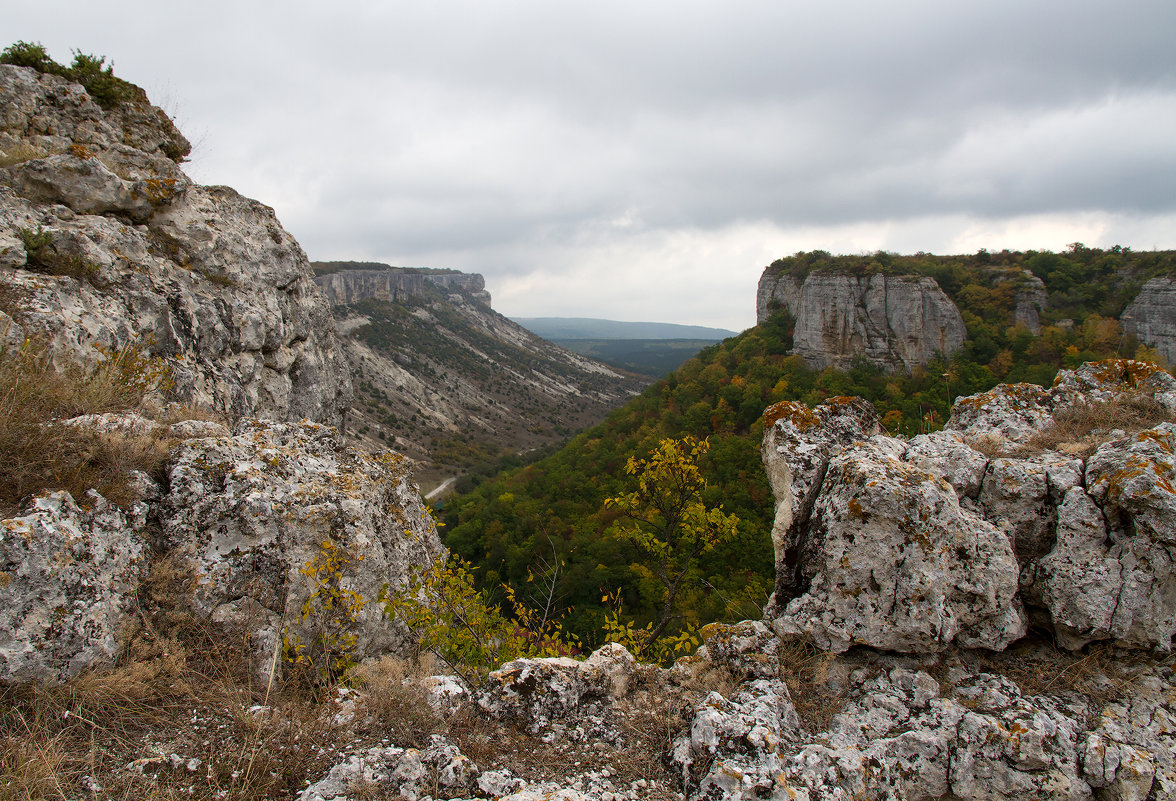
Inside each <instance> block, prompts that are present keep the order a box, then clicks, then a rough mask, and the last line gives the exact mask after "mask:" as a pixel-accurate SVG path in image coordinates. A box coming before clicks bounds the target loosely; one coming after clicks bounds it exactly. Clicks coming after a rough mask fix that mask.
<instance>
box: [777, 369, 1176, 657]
mask: <svg viewBox="0 0 1176 801" xmlns="http://www.w3.org/2000/svg"><path fill="white" fill-rule="evenodd" d="M1174 388H1176V380H1174V379H1173V378H1172V377H1171V376H1170V375H1168V374H1167V373H1165V372H1163V371H1162V370H1158V369H1157V368H1155V367H1154V366H1152V365H1147V364H1144V363H1140V362H1129V361H1110V362H1100V363H1094V364H1088V365H1085V366H1084V367H1082V368H1081V369H1079V370H1077V371H1071V372H1063V373H1062V374H1061V375H1060V376H1059V377H1058V379H1057V381H1056V382H1055V385H1054V387H1053V389H1051V390H1044V389H1042V388H1040V387H1033V388H1030V387H1023V386H1012V387H998V388H997V389H995V390H992V391H991V392H988V393H984V394H983V395H979V396H974V397H971V398H963V399H961V400H959V401H958V402H957V403H956V406H955V409H954V410H953V416H952V419H951V420H950V421H949V423H948V426H947V430H945V431H942V432H939V433H936V434H929V435H924V436H921V437H916V438H915V439H913V440H910V441H909V442H908V441H904V440H899V439H894V438H891V437H886V436H882V435H879V434H877V433H876V431H877V428H876V425H875V424H874V422H873V419H872V417H871V416H870V415H869V414H865V413H863V411H862V409H861V408H860V406H859V405H858V404H860V401H859V402H857V403H856V404H850V403H845V402H843V401H841V400H837V399H835V400H833V401H830V402H826V403H825V404H823V405H822V406H819V407H817V408H816V409H814V410H811V411H809V410H807V409H805V408H803V407H800V406H799V405H797V404H787V403H786V404H778V405H777V406H776V407H773V408H772V409H769V412H768V414H767V415H766V419H767V420H769V421H770V422H771V428H770V429H769V430H768V432H767V434H766V436H765V439H764V446H763V448H764V462H765V464H766V465H767V470H768V473H769V476H772V478H773V480H772V486H773V490H774V492H775V494H776V497H777V503H778V506H777V524H776V529H775V530H774V532H773V539H774V542H775V545H776V561H777V571H778V580H777V587H776V593H775V597H774V599H773V602H772V604H771V605H770V606H769V609H768V612H767V614H768V617H769V618H771V619H773V620H774V625H775V626H776V628H777V631H779V632H780V633H782V634H789V633H797V632H803V633H805V634H808V635H810V636H812V637H813V638H814V640H815V641H816V642H817V643H818V644H820V645H821V646H822V647H826V648H832V649H833V650H836V651H842V650H845V649H846V648H848V647H850V646H851V645H854V644H860V645H869V646H872V647H875V648H884V649H887V650H893V651H905V652H911V653H927V652H936V651H941V650H943V649H945V648H947V647H948V646H951V645H953V644H954V645H956V646H960V647H965V648H977V647H982V648H988V649H992V650H1001V649H1003V648H1005V647H1007V646H1008V645H1009V644H1010V643H1011V642H1013V641H1015V640H1017V639H1018V638H1020V637H1021V636H1022V635H1023V634H1024V633H1025V631H1026V626H1027V622H1028V621H1029V620H1030V619H1035V620H1037V621H1038V622H1039V624H1041V625H1048V626H1050V627H1052V629H1053V631H1054V632H1055V635H1056V636H1057V638H1058V641H1059V642H1060V643H1061V644H1062V645H1064V646H1066V647H1069V648H1078V647H1081V646H1082V645H1084V644H1086V643H1088V642H1091V641H1095V640H1106V641H1110V642H1113V643H1114V644H1115V645H1117V646H1120V647H1129V648H1142V649H1148V650H1150V649H1154V650H1157V651H1161V652H1167V651H1169V650H1171V648H1172V641H1173V635H1174V634H1176V624H1173V622H1172V621H1173V620H1174V619H1176V618H1174V614H1176V605H1174V604H1176V571H1174V570H1173V568H1172V565H1173V556H1174V555H1176V551H1174V550H1173V546H1174V544H1176V543H1174V542H1173V538H1172V535H1171V532H1172V531H1174V530H1176V490H1173V483H1172V482H1173V480H1174V479H1176V461H1173V457H1172V453H1173V448H1174V447H1176V426H1174V425H1173V424H1171V423H1161V424H1160V425H1158V426H1155V427H1152V428H1145V429H1144V430H1142V431H1139V432H1138V433H1136V434H1132V435H1124V432H1123V431H1118V432H1103V434H1102V437H1103V439H1105V440H1106V441H1104V442H1103V443H1102V444H1101V445H1098V447H1097V449H1095V450H1094V452H1093V454H1092V455H1091V456H1090V457H1089V458H1087V459H1085V460H1083V459H1081V458H1076V457H1075V456H1072V455H1069V454H1067V453H1062V452H1057V451H1050V450H1044V451H1040V452H1034V451H1032V450H1031V449H1030V450H1027V449H1029V448H1030V445H1031V442H1032V441H1033V440H1032V438H1033V437H1034V435H1036V434H1040V433H1042V432H1047V431H1048V430H1049V429H1050V428H1051V426H1053V425H1054V420H1055V417H1054V415H1060V414H1062V413H1063V412H1065V411H1067V410H1071V409H1074V408H1075V407H1076V406H1078V405H1080V404H1090V403H1107V402H1113V401H1114V400H1115V399H1116V398H1117V397H1129V398H1133V399H1138V398H1140V397H1141V396H1142V397H1145V398H1147V399H1149V400H1150V401H1151V402H1153V403H1155V404H1156V405H1157V407H1158V408H1166V409H1167V410H1168V411H1167V413H1168V414H1172V412H1173V410H1174V409H1176V407H1174V406H1173V405H1172V401H1173V398H1172V395H1171V393H1172V390H1173V389H1174ZM832 432H837V433H836V434H835V435H834V434H833V433H832ZM1096 435H1097V432H1096V433H1094V434H1092V436H1096ZM847 440H852V441H851V442H847ZM973 444H975V445H976V447H984V448H985V449H986V451H988V452H991V450H992V449H993V448H997V449H998V450H999V449H1001V448H1003V450H1004V451H1005V452H1006V453H1007V455H1004V456H986V455H985V454H984V453H981V452H980V451H978V450H976V449H975V448H973V447H972V445H973ZM810 499H811V500H810ZM780 576H783V577H784V578H783V579H781V578H780Z"/></svg>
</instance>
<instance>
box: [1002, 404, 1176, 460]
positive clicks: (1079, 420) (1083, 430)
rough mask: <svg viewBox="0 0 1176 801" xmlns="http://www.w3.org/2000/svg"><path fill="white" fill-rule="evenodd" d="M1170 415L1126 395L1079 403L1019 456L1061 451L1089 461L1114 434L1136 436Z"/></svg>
mask: <svg viewBox="0 0 1176 801" xmlns="http://www.w3.org/2000/svg"><path fill="white" fill-rule="evenodd" d="M1171 419H1172V417H1171V415H1169V414H1168V413H1167V411H1166V410H1165V409H1164V408H1163V407H1162V406H1160V405H1159V404H1158V403H1156V402H1155V400H1154V399H1153V398H1152V397H1151V396H1149V395H1143V394H1131V393H1123V394H1121V395H1118V396H1116V397H1115V398H1114V399H1112V400H1109V401H1106V402H1105V403H1080V404H1075V405H1074V406H1070V407H1068V408H1066V409H1063V410H1062V411H1059V412H1058V413H1057V414H1055V415H1054V423H1053V425H1052V426H1050V427H1049V428H1048V429H1046V430H1045V431H1042V432H1040V433H1038V434H1035V435H1034V436H1033V437H1031V438H1030V439H1029V441H1028V442H1026V443H1025V445H1024V446H1022V447H1021V448H1020V449H1019V450H1018V452H1017V454H1016V455H1019V456H1021V455H1026V454H1033V453H1040V452H1042V451H1046V450H1053V451H1060V452H1062V453H1065V454H1067V455H1070V456H1076V457H1079V458H1083V459H1084V458H1086V457H1087V456H1089V455H1090V454H1092V453H1094V451H1095V449H1096V448H1098V446H1099V445H1101V444H1102V443H1103V442H1106V441H1107V440H1109V439H1110V437H1111V432H1112V431H1122V432H1124V433H1126V434H1133V433H1135V432H1137V431H1143V430H1145V429H1148V428H1152V427H1153V426H1156V425H1158V424H1159V423H1162V422H1165V421H1170V420H1171Z"/></svg>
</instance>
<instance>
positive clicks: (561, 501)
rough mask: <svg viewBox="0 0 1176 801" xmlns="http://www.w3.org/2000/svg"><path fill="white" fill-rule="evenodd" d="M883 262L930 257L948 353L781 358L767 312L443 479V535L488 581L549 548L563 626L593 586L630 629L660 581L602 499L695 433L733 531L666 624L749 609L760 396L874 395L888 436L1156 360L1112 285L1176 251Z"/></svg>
mask: <svg viewBox="0 0 1176 801" xmlns="http://www.w3.org/2000/svg"><path fill="white" fill-rule="evenodd" d="M802 255H803V254H802ZM825 255H826V256H827V254H825ZM793 258H795V259H800V258H801V257H799V256H798V257H793ZM821 258H823V257H820V256H818V258H817V259H815V260H814V263H816V262H819V261H820V260H821ZM830 258H832V257H830ZM838 258H847V259H849V258H857V257H838ZM863 258H867V257H863ZM782 261H786V260H782ZM776 264H777V265H779V264H781V262H777V263H776ZM891 264H892V266H893V267H894V268H895V269H904V270H906V271H907V272H918V271H920V270H926V271H928V272H931V271H932V268H934V271H935V275H934V276H933V277H935V278H936V280H937V281H939V282H940V284H941V285H942V286H944V287H945V290H947V291H948V294H949V295H952V296H953V298H954V299H955V301H956V303H957V304H958V305H959V307H960V311H961V314H962V315H963V317H964V320H965V323H966V324H967V326H968V339H967V340H966V342H965V344H964V347H963V348H962V349H961V350H960V351H959V352H958V353H956V354H954V355H953V356H952V357H951V358H950V359H936V360H934V361H932V362H931V363H930V364H928V365H927V366H926V367H924V368H921V369H916V370H914V371H912V372H911V373H910V374H903V373H887V372H885V371H884V370H883V369H882V368H881V367H878V366H876V365H873V364H870V363H868V362H865V361H864V360H863V361H859V362H857V363H856V364H855V365H854V366H853V367H852V368H851V369H849V370H846V371H839V370H835V369H832V368H829V369H825V370H821V371H817V370H813V369H810V368H808V367H807V366H806V365H805V363H804V361H803V359H801V358H800V357H798V356H790V355H789V350H790V348H791V321H790V320H789V318H788V316H787V314H786V313H779V314H777V315H775V316H774V317H772V318H771V319H769V320H768V321H766V322H764V323H762V324H760V325H758V326H756V327H755V328H753V329H750V330H748V331H745V332H744V333H742V334H740V335H739V336H736V337H732V338H730V339H727V340H724V341H723V342H722V343H720V344H717V345H714V346H712V347H709V348H706V349H704V350H703V351H701V352H700V353H699V354H698V356H697V357H695V358H693V359H690V360H689V361H687V362H686V363H685V364H684V365H683V366H682V367H681V368H679V369H678V370H676V371H675V372H673V373H671V374H670V375H669V376H667V377H666V378H664V379H663V380H661V381H658V382H657V383H655V384H653V385H652V386H650V387H649V388H648V389H647V390H646V391H645V392H644V393H643V394H642V395H640V396H639V397H637V398H635V399H634V400H633V401H631V402H630V403H629V404H627V405H626V406H625V407H623V408H621V409H618V410H616V411H615V412H613V413H612V414H611V415H610V416H609V417H608V418H607V419H606V420H605V421H604V422H603V423H602V424H600V425H598V426H595V427H593V428H591V429H588V430H586V431H584V432H582V433H581V434H579V435H578V436H577V437H575V438H574V439H573V440H572V441H571V442H570V443H569V444H568V445H567V446H566V447H564V448H563V449H561V450H559V451H557V452H555V453H553V454H550V455H548V456H546V457H545V458H542V459H540V460H538V461H536V462H534V463H533V464H531V465H528V466H524V467H521V468H515V469H512V470H510V471H508V472H505V473H503V474H501V475H498V476H497V477H494V478H492V479H489V480H487V479H484V478H482V477H479V476H471V477H470V478H469V479H468V480H466V481H465V482H463V483H462V484H459V490H461V491H463V492H464V493H466V494H464V495H461V496H458V497H457V498H454V499H452V500H451V501H450V502H449V503H448V504H447V505H446V509H445V520H446V522H447V523H448V528H447V529H446V530H447V531H448V534H447V536H446V540H447V545H448V546H449V547H450V548H452V549H453V550H454V551H455V552H456V553H458V554H460V555H461V556H462V557H463V558H464V559H467V560H469V561H470V562H471V563H473V564H474V565H475V566H476V567H477V568H478V569H479V571H480V576H481V583H482V586H483V587H485V588H486V589H487V590H490V591H492V590H493V589H494V588H495V587H499V586H500V585H501V584H504V583H505V584H507V585H510V586H514V587H520V586H524V584H525V581H526V577H527V575H528V574H529V572H531V571H532V570H533V568H534V559H535V555H536V554H551V553H552V552H553V551H554V553H555V554H556V556H557V557H558V561H559V563H560V564H562V565H563V567H562V569H561V572H560V575H559V577H558V582H557V595H558V598H559V601H560V603H561V604H562V607H563V609H564V610H566V612H567V617H566V619H565V623H566V625H567V627H568V629H569V630H570V631H572V632H574V633H576V634H578V635H579V636H580V638H581V639H582V640H583V641H584V643H585V645H589V646H590V645H595V644H598V642H599V638H600V626H601V623H602V621H603V620H604V619H605V617H606V616H607V615H608V614H609V612H610V609H609V607H608V605H607V604H605V603H602V602H601V600H600V599H601V595H602V592H601V591H602V589H603V590H604V591H605V594H608V595H610V596H611V597H614V598H619V599H621V601H622V602H623V607H624V609H625V610H626V611H627V612H628V613H630V614H632V615H633V616H634V617H635V619H636V623H637V625H644V624H647V623H651V622H654V621H656V620H658V619H659V617H660V612H661V609H662V603H663V601H664V598H665V594H666V588H665V586H664V585H663V584H662V583H661V582H659V581H657V580H656V579H651V569H650V561H649V559H648V557H647V555H646V554H643V553H642V552H641V551H640V550H639V549H637V548H636V547H635V546H634V544H633V543H632V542H627V541H625V540H623V539H618V538H617V537H615V536H611V535H610V529H611V527H612V525H613V523H614V522H615V520H616V510H615V509H610V508H608V507H607V506H606V505H605V499H607V498H611V497H617V496H618V495H621V494H623V493H625V492H628V491H629V489H628V486H627V483H626V477H625V475H624V467H625V465H626V463H627V460H628V459H630V458H633V457H639V458H640V457H644V456H646V455H647V454H649V453H650V452H652V451H653V450H654V449H655V448H656V446H657V444H658V442H659V441H660V440H662V439H664V438H667V437H671V438H682V437H686V436H691V437H695V438H698V439H708V441H709V443H710V449H709V452H708V453H706V455H705V456H704V457H703V458H702V459H701V461H700V464H701V466H702V470H703V475H705V477H706V478H707V480H708V487H707V489H706V491H705V500H706V502H707V503H708V505H711V506H716V505H718V504H719V503H722V504H723V506H724V509H725V510H726V511H727V512H729V513H731V514H735V515H737V516H738V517H739V519H740V529H739V533H738V535H737V536H736V537H735V538H734V539H732V540H730V541H729V542H726V543H724V544H721V545H719V546H717V547H715V548H714V549H712V550H711V551H709V552H707V553H705V554H702V555H700V557H699V558H698V560H697V561H696V562H695V563H694V564H692V565H691V566H690V568H689V572H690V578H691V585H692V589H690V590H689V591H687V592H686V597H684V598H682V599H681V603H680V607H681V609H682V612H681V615H680V617H679V618H678V619H677V620H676V622H675V625H676V626H677V628H678V630H682V629H683V628H685V627H688V626H691V625H696V624H699V623H705V622H709V621H713V620H723V619H738V618H742V617H748V616H753V617H754V616H758V607H759V606H761V605H762V604H763V602H764V601H765V600H766V598H767V593H768V592H769V590H770V587H771V586H772V582H773V570H774V566H773V555H772V545H771V537H770V531H771V525H772V518H773V513H774V503H773V499H772V495H771V491H770V489H769V487H768V483H767V480H766V478H765V476H764V470H763V466H762V465H761V463H760V455H759V445H760V441H761V439H762V426H763V422H762V417H761V416H762V414H763V411H764V409H765V408H766V407H768V406H769V405H770V404H772V403H775V402H777V401H781V400H799V401H801V402H803V403H806V404H810V405H815V404H817V403H820V402H821V401H822V400H824V399H825V398H828V397H833V396H840V395H858V396H861V397H864V398H866V399H867V400H869V401H871V402H872V403H873V404H874V405H875V406H876V407H877V409H878V412H879V414H880V416H881V418H882V421H883V424H884V425H885V426H886V427H887V428H888V429H889V430H890V431H891V432H893V433H897V434H905V435H913V434H918V433H921V432H923V431H927V430H932V429H935V428H939V427H940V426H942V424H943V423H944V422H945V420H946V419H947V417H948V414H949V404H950V401H951V399H954V398H955V397H959V396H963V395H971V394H975V393H978V392H983V391H985V390H987V389H990V388H991V387H993V386H995V385H996V384H998V383H1002V382H1005V383H1015V382H1031V383H1037V384H1041V385H1043V386H1048V385H1050V384H1051V383H1052V381H1053V378H1054V376H1055V375H1056V374H1057V371H1058V370H1059V369H1061V368H1073V367H1077V366H1078V365H1080V364H1082V363H1083V362H1086V361H1093V360H1097V359H1102V358H1108V357H1112V356H1135V357H1140V358H1146V359H1149V360H1157V359H1158V356H1157V354H1156V353H1155V352H1154V351H1152V350H1151V349H1149V348H1146V347H1143V346H1141V345H1140V344H1139V343H1138V342H1136V341H1134V339H1133V338H1131V337H1125V336H1123V333H1122V330H1121V328H1120V326H1119V322H1118V320H1117V319H1115V318H1116V316H1117V315H1118V314H1119V313H1120V312H1121V311H1122V308H1123V306H1124V305H1125V304H1126V303H1127V302H1128V301H1129V300H1130V298H1131V297H1132V293H1131V291H1129V290H1127V289H1124V287H1125V286H1134V287H1135V288H1136V289H1137V288H1138V286H1139V285H1140V283H1141V282H1142V280H1143V277H1144V276H1150V275H1155V274H1162V273H1165V272H1169V271H1173V268H1174V267H1176V253H1174V252H1170V251H1162V252H1154V253H1133V252H1131V251H1129V250H1125V249H1122V248H1115V249H1112V250H1108V251H1101V250H1095V249H1090V248H1083V247H1081V246H1074V247H1073V248H1071V250H1070V251H1067V252H1066V253H1064V254H1052V253H1033V254H1009V253H1003V254H987V255H986V254H984V253H983V252H981V253H980V254H977V255H975V256H959V257H932V256H924V255H922V254H920V255H916V256H912V257H892V259H891ZM1018 266H1020V267H1018ZM916 267H918V268H919V269H918V270H916V269H915V268H916ZM1014 267H1018V268H1017V269H1011V268H1014ZM908 268H909V269H908ZM994 268H995V269H996V273H995V274H996V275H998V278H997V279H996V280H993V277H992V276H993V275H994V273H993V269H994ZM1023 269H1028V270H1029V271H1030V272H1033V273H1034V274H1035V275H1039V277H1041V278H1042V281H1043V282H1044V283H1045V285H1046V290H1047V292H1048V293H1049V297H1050V303H1051V307H1050V309H1049V310H1047V312H1046V313H1045V314H1043V328H1042V331H1041V333H1040V335H1034V334H1033V333H1032V332H1031V331H1029V330H1028V329H1026V328H1024V327H1020V326H1015V325H1014V324H1013V317H1014V314H1013V312H1014V310H1013V305H1012V304H1013V298H1014V296H1015V293H1016V290H1017V288H1019V287H1020V286H1021V284H1022V283H1023V281H1024V273H1023ZM1055 304H1056V305H1055ZM1063 314H1065V317H1064V318H1063V317H1062V316H1061V315H1063ZM479 482H480V483H479ZM549 560H550V559H549Z"/></svg>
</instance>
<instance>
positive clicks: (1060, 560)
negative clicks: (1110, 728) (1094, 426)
mask: <svg viewBox="0 0 1176 801" xmlns="http://www.w3.org/2000/svg"><path fill="white" fill-rule="evenodd" d="M1174 447H1176V425H1173V424H1172V423H1162V424H1160V425H1159V426H1157V427H1156V428H1153V429H1149V430H1147V431H1142V432H1140V433H1138V434H1136V435H1134V436H1131V437H1126V438H1124V439H1121V440H1117V441H1115V442H1110V443H1106V444H1104V445H1102V446H1100V447H1099V449H1098V450H1097V451H1095V453H1094V455H1093V456H1092V457H1091V458H1090V460H1089V461H1088V463H1087V468H1086V486H1087V492H1088V493H1089V495H1090V498H1091V499H1092V500H1093V501H1094V502H1095V503H1098V504H1100V505H1101V518H1102V520H1101V521H1095V522H1093V523H1091V524H1089V525H1087V526H1078V527H1076V528H1077V529H1078V531H1079V532H1080V533H1079V534H1077V535H1074V537H1073V539H1074V541H1075V542H1074V546H1073V551H1074V553H1073V554H1070V553H1068V552H1067V551H1066V550H1062V549H1060V548H1059V549H1057V552H1056V554H1051V559H1050V560H1049V561H1048V562H1047V565H1048V566H1049V567H1050V569H1051V570H1052V571H1053V575H1054V576H1055V578H1054V579H1053V580H1052V582H1051V584H1052V585H1054V586H1055V590H1054V592H1055V594H1059V595H1060V596H1061V598H1062V599H1063V600H1064V601H1068V602H1069V609H1068V612H1069V616H1068V619H1070V620H1073V621H1075V622H1077V623H1079V625H1078V627H1077V629H1078V631H1083V630H1084V628H1088V629H1090V631H1091V633H1092V634H1094V633H1096V632H1099V633H1101V632H1102V631H1103V630H1106V629H1109V635H1110V636H1111V637H1113V638H1114V639H1115V640H1116V641H1117V642H1120V643H1122V644H1125V645H1135V646H1144V647H1151V648H1155V649H1158V650H1160V651H1169V650H1171V648H1172V638H1173V636H1176V454H1174V452H1173V449H1174ZM1102 521H1105V523H1106V525H1107V527H1108V530H1107V536H1106V538H1105V539H1104V540H1103V541H1102V542H1099V541H1098V540H1097V539H1096V537H1097V536H1098V533H1099V532H1100V529H1099V526H1098V524H1099V523H1100V522H1102ZM1060 544H1061V543H1060V542H1059V545H1060ZM1083 558H1086V559H1087V561H1086V563H1085V565H1086V569H1085V570H1083V562H1082V559H1083ZM1062 577H1065V579H1066V580H1068V581H1069V582H1071V583H1072V584H1075V585H1076V586H1077V587H1080V588H1082V591H1081V592H1073V591H1067V590H1065V589H1063V588H1062ZM1099 579H1101V580H1099ZM1112 602H1113V607H1112V615H1111V618H1110V619H1109V620H1107V618H1106V615H1105V609H1106V605H1107V604H1109V603H1112ZM1078 610H1083V613H1081V614H1079V613H1078ZM1083 624H1085V626H1084V625H1083ZM1096 624H1101V625H1096Z"/></svg>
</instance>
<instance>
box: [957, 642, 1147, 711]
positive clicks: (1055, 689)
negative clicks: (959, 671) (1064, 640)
mask: <svg viewBox="0 0 1176 801" xmlns="http://www.w3.org/2000/svg"><path fill="white" fill-rule="evenodd" d="M1084 651H1085V652H1084V653H1083V652H1079V653H1072V652H1070V651H1064V650H1061V649H1059V648H1057V647H1056V646H1054V645H1053V644H1052V643H1047V642H1043V641H1038V640H1037V639H1030V640H1027V641H1025V642H1023V643H1021V644H1019V645H1017V646H1014V647H1013V648H1010V649H1009V650H1007V651H1003V652H1000V653H988V652H977V654H976V655H975V657H976V659H975V664H974V665H973V667H976V668H979V669H981V670H984V671H985V672H988V673H997V674H1000V675H1002V676H1005V677H1006V678H1008V679H1010V680H1011V681H1013V682H1014V683H1015V684H1016V685H1017V686H1018V687H1020V688H1021V692H1022V693H1023V694H1024V695H1027V696H1032V695H1076V696H1079V697H1082V698H1085V699H1087V700H1089V701H1090V702H1092V703H1093V704H1094V705H1095V707H1097V708H1101V707H1103V706H1106V705H1107V704H1109V703H1113V702H1115V701H1122V700H1124V699H1125V698H1126V697H1127V695H1128V693H1129V692H1130V687H1131V683H1132V677H1131V673H1130V665H1129V664H1128V663H1125V662H1124V661H1123V660H1122V654H1118V653H1116V651H1115V649H1114V647H1113V646H1111V645H1109V644H1106V643H1093V644H1091V645H1088V646H1086V648H1085V649H1084Z"/></svg>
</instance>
